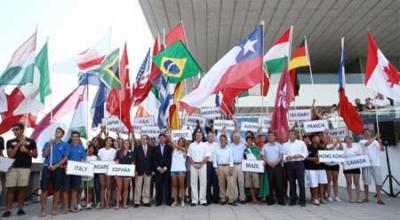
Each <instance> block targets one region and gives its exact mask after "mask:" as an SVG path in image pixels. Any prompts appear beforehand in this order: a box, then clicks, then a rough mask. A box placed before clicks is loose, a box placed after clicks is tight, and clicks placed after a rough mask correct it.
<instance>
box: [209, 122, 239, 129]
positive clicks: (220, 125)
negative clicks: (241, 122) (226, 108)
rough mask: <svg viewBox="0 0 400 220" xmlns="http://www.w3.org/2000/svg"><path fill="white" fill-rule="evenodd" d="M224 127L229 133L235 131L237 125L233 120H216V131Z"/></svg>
mask: <svg viewBox="0 0 400 220" xmlns="http://www.w3.org/2000/svg"><path fill="white" fill-rule="evenodd" d="M224 127H225V128H226V130H227V131H233V130H235V123H234V122H233V121H232V120H214V128H215V129H216V130H222V129H223V128H224Z"/></svg>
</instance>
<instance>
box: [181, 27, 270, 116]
mask: <svg viewBox="0 0 400 220" xmlns="http://www.w3.org/2000/svg"><path fill="white" fill-rule="evenodd" d="M262 56H263V31H262V26H261V25H260V26H258V27H257V28H256V29H255V30H254V31H253V32H251V33H250V34H249V35H248V36H246V37H245V38H244V39H243V40H242V41H240V43H239V44H238V45H236V46H235V47H233V48H232V49H231V50H230V51H229V52H228V53H227V54H225V56H223V57H222V58H221V59H220V60H219V61H218V62H217V63H216V64H214V66H213V67H211V69H210V70H209V71H208V73H207V74H205V76H204V77H203V78H202V79H201V81H200V83H199V84H198V86H197V87H196V88H195V89H194V90H193V91H192V92H191V93H189V94H188V95H186V96H185V97H183V98H182V99H181V101H180V103H181V106H182V107H183V108H184V109H185V110H186V111H187V112H188V113H189V114H192V113H193V112H194V111H195V110H196V109H197V108H200V107H201V105H202V104H203V103H204V101H206V99H207V98H208V97H209V96H211V95H212V94H215V93H217V92H221V93H222V96H223V99H224V100H223V101H224V102H226V103H232V102H233V100H234V99H235V98H236V97H237V96H239V95H240V94H241V93H243V92H244V91H246V90H248V89H249V88H252V87H254V86H255V85H257V84H258V83H260V82H261V80H262V79H263V71H264V70H263V58H262ZM221 106H222V104H221Z"/></svg>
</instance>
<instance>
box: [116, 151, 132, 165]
mask: <svg viewBox="0 0 400 220" xmlns="http://www.w3.org/2000/svg"><path fill="white" fill-rule="evenodd" d="M117 159H118V162H119V164H132V163H133V160H134V159H135V157H134V154H133V151H131V150H128V152H126V154H125V155H124V152H123V151H122V150H119V151H118V153H117Z"/></svg>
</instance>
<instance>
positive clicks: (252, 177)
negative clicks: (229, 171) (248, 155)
mask: <svg viewBox="0 0 400 220" xmlns="http://www.w3.org/2000/svg"><path fill="white" fill-rule="evenodd" d="M244 183H245V185H244V186H245V187H246V188H259V187H260V182H259V174H258V173H249V172H245V173H244Z"/></svg>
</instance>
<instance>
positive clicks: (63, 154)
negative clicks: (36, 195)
mask: <svg viewBox="0 0 400 220" xmlns="http://www.w3.org/2000/svg"><path fill="white" fill-rule="evenodd" d="M64 133H65V132H64V130H63V129H62V128H57V129H56V132H55V138H54V140H53V139H50V141H48V142H46V143H45V144H44V146H43V150H42V157H44V163H43V169H42V178H41V180H40V189H41V190H42V192H41V193H40V208H41V210H40V216H41V217H45V216H46V215H47V190H48V189H49V186H50V181H52V182H53V184H54V194H53V205H52V209H51V215H57V204H58V201H59V200H60V190H61V187H62V184H63V179H64V174H65V170H64V164H65V163H66V162H67V160H68V157H67V156H68V155H67V154H68V144H67V143H65V142H64V141H62V138H63V137H64Z"/></svg>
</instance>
